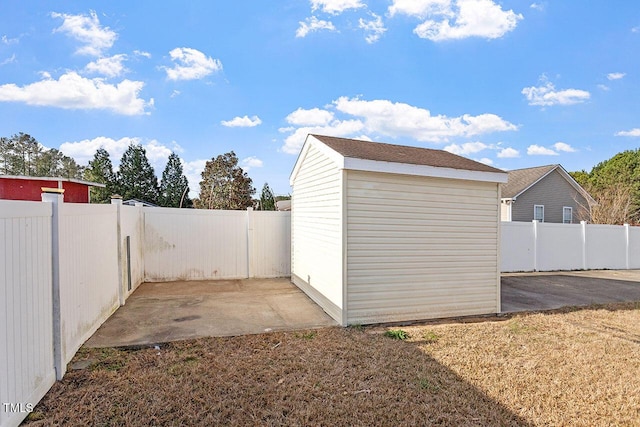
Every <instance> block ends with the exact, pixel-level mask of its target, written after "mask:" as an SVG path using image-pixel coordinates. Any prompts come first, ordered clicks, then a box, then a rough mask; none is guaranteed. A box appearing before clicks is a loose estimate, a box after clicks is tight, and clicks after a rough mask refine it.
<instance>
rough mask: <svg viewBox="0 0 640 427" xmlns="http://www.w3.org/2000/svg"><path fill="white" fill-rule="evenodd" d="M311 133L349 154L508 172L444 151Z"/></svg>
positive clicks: (367, 158)
mask: <svg viewBox="0 0 640 427" xmlns="http://www.w3.org/2000/svg"><path fill="white" fill-rule="evenodd" d="M311 136H313V137H315V138H317V139H318V140H320V141H321V142H323V143H324V144H326V145H327V146H329V147H330V148H331V149H333V150H334V151H337V152H338V153H340V154H342V155H343V156H345V157H351V158H356V159H365V160H376V161H380V162H391V163H407V164H412V165H424V166H434V167H439V168H452V169H462V170H471V171H480V172H497V173H504V171H502V170H500V169H496V168H494V167H491V166H487V165H485V164H484V163H480V162H476V161H474V160H471V159H467V158H466V157H461V156H458V155H456V154H453V153H449V152H448V151H443V150H434V149H430V148H419V147H409V146H406V145H395V144H383V143H380V142H369V141H360V140H357V139H348V138H336V137H333V136H324V135H311Z"/></svg>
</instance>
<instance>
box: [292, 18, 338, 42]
mask: <svg viewBox="0 0 640 427" xmlns="http://www.w3.org/2000/svg"><path fill="white" fill-rule="evenodd" d="M320 30H328V31H337V30H336V27H335V26H334V25H333V23H331V21H324V20H321V19H318V18H316V17H315V16H312V17H310V18H307V19H305V21H304V22H302V21H300V27H298V29H297V30H296V37H306V36H307V34H309V33H313V32H315V31H320Z"/></svg>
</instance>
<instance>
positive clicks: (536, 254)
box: [532, 219, 538, 271]
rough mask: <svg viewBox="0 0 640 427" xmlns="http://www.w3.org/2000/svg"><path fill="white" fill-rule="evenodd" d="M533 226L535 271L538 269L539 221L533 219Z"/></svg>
mask: <svg viewBox="0 0 640 427" xmlns="http://www.w3.org/2000/svg"><path fill="white" fill-rule="evenodd" d="M532 226H533V271H538V221H537V220H535V219H534V220H533V221H532Z"/></svg>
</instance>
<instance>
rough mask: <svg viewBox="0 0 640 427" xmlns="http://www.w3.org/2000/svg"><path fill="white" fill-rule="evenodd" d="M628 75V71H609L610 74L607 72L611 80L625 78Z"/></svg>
mask: <svg viewBox="0 0 640 427" xmlns="http://www.w3.org/2000/svg"><path fill="white" fill-rule="evenodd" d="M626 75H627V73H609V74H607V78H608V79H609V80H620V79H621V78H623V77H624V76H626Z"/></svg>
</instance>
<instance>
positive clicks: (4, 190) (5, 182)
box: [0, 175, 105, 203]
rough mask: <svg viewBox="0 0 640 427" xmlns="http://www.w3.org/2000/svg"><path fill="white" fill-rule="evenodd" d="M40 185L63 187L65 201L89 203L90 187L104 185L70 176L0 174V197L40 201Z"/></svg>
mask: <svg viewBox="0 0 640 427" xmlns="http://www.w3.org/2000/svg"><path fill="white" fill-rule="evenodd" d="M42 187H48V188H63V189H64V201H65V202H67V203H89V194H90V191H91V187H105V185H104V184H98V183H97V182H87V181H81V180H79V179H70V178H49V177H44V176H11V175H0V199H4V200H33V201H40V200H42V196H41V194H42Z"/></svg>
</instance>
